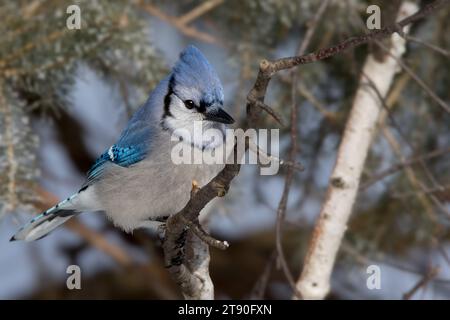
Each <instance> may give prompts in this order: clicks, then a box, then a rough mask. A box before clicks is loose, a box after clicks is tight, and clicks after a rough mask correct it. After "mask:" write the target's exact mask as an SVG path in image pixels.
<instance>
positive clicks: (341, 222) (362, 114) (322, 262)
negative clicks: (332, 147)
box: [297, 2, 417, 299]
mask: <svg viewBox="0 0 450 320" xmlns="http://www.w3.org/2000/svg"><path fill="white" fill-rule="evenodd" d="M416 11H417V6H416V5H415V4H412V3H409V2H405V3H403V4H402V6H401V8H400V12H399V15H398V20H400V19H402V18H405V17H407V16H409V15H411V14H413V13H414V12H416ZM406 29H407V28H405V30H404V32H408V30H406ZM391 40H392V46H391V49H390V52H391V54H392V55H394V56H395V57H397V58H400V57H401V56H402V54H403V53H404V52H405V40H404V39H403V38H401V37H400V36H399V35H398V34H393V35H392V38H391ZM399 69H400V68H399V66H398V64H397V62H396V61H395V60H394V59H393V58H392V57H391V56H389V55H388V56H386V58H385V59H384V61H382V62H379V61H376V60H375V58H374V57H373V56H372V55H369V56H368V57H367V60H366V62H365V64H364V68H363V74H364V75H367V76H368V77H369V78H370V79H371V82H372V83H373V84H374V85H375V86H376V88H377V90H378V92H379V93H380V95H381V96H382V97H383V98H384V97H385V96H386V94H387V93H388V91H389V88H390V86H391V83H392V80H393V78H394V76H395V74H396V73H397V72H398V71H399ZM382 109H383V107H382V104H381V102H380V99H379V97H378V95H377V93H376V91H375V90H374V89H373V88H372V87H371V86H370V85H369V81H368V80H367V78H365V77H364V76H363V75H362V76H361V79H360V85H359V88H358V90H357V92H356V96H355V99H354V101H353V106H352V110H351V112H350V115H349V118H348V120H347V124H346V127H345V131H344V134H343V137H342V141H341V144H340V146H339V150H338V153H337V159H336V164H335V167H334V169H333V173H332V175H331V178H330V183H329V186H328V190H327V196H326V199H325V202H324V204H323V207H322V209H321V212H320V216H319V218H318V221H317V222H316V226H315V229H314V232H313V235H312V239H311V243H310V245H309V248H308V253H307V255H306V258H305V263H304V268H303V271H302V273H301V275H300V278H299V280H298V282H297V288H298V290H299V291H300V293H301V294H302V297H303V298H304V299H323V298H325V296H326V295H327V294H328V292H329V290H330V277H331V272H332V269H333V265H334V261H335V258H336V255H337V252H338V249H339V247H340V244H341V240H342V237H343V235H344V232H345V230H346V229H347V222H348V219H349V217H350V214H351V211H352V207H353V204H354V202H355V199H356V195H357V191H358V186H359V181H360V177H361V173H362V171H363V168H364V162H365V160H366V157H367V153H368V151H369V148H370V144H371V141H372V137H373V133H374V131H375V129H376V124H377V119H378V117H379V115H380V112H381V110H382Z"/></svg>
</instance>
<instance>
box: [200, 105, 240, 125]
mask: <svg viewBox="0 0 450 320" xmlns="http://www.w3.org/2000/svg"><path fill="white" fill-rule="evenodd" d="M204 116H205V120H209V121H215V122H220V123H225V124H232V123H234V119H233V118H232V117H231V116H230V115H229V114H228V113H226V112H225V111H224V110H223V109H222V108H214V109H212V110H207V111H206V112H205V113H204Z"/></svg>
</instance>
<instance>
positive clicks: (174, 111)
mask: <svg viewBox="0 0 450 320" xmlns="http://www.w3.org/2000/svg"><path fill="white" fill-rule="evenodd" d="M223 99H224V97H223V89H222V84H221V83H220V80H219V77H218V75H217V73H216V71H215V70H214V68H213V67H212V66H211V65H210V64H209V62H208V60H206V58H205V56H204V55H203V54H202V53H201V52H200V50H198V49H197V48H196V47H194V46H188V47H187V48H186V49H185V50H184V51H183V52H182V53H181V54H180V58H179V60H178V61H177V63H176V64H175V66H174V68H173V70H172V73H171V75H170V80H169V82H168V90H167V94H166V96H165V98H164V114H163V118H162V125H163V127H164V128H166V129H168V130H170V131H171V132H174V131H175V130H179V129H185V130H187V131H189V132H191V133H192V134H193V132H192V131H193V124H194V123H195V122H197V121H200V122H201V125H202V127H203V129H204V130H206V129H210V128H215V129H219V130H222V131H223V130H224V127H225V125H226V124H232V123H234V120H233V118H232V117H231V116H230V115H229V114H228V113H227V112H225V111H224V109H223ZM197 123H198V122H197ZM182 138H183V140H187V141H188V142H190V143H192V144H194V145H197V146H200V145H201V146H202V147H204V143H203V142H202V141H203V140H204V138H203V137H195V136H192V135H191V137H188V136H184V135H183V137H182Z"/></svg>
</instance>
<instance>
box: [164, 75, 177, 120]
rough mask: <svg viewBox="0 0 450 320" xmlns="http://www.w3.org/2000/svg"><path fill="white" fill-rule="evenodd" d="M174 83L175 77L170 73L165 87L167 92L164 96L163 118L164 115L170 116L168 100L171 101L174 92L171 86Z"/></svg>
mask: <svg viewBox="0 0 450 320" xmlns="http://www.w3.org/2000/svg"><path fill="white" fill-rule="evenodd" d="M174 85H175V78H174V76H173V75H172V76H171V77H170V79H169V85H168V88H167V94H166V96H165V97H164V113H163V116H162V117H163V119H164V118H165V117H172V114H171V113H170V101H171V99H172V98H171V95H172V94H173V93H174V92H173V87H174Z"/></svg>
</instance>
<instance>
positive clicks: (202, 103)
mask: <svg viewBox="0 0 450 320" xmlns="http://www.w3.org/2000/svg"><path fill="white" fill-rule="evenodd" d="M207 106H208V104H207V103H206V102H205V101H203V100H201V101H200V106H198V107H197V110H198V112H200V113H203V112H205V111H206V107H207Z"/></svg>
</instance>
